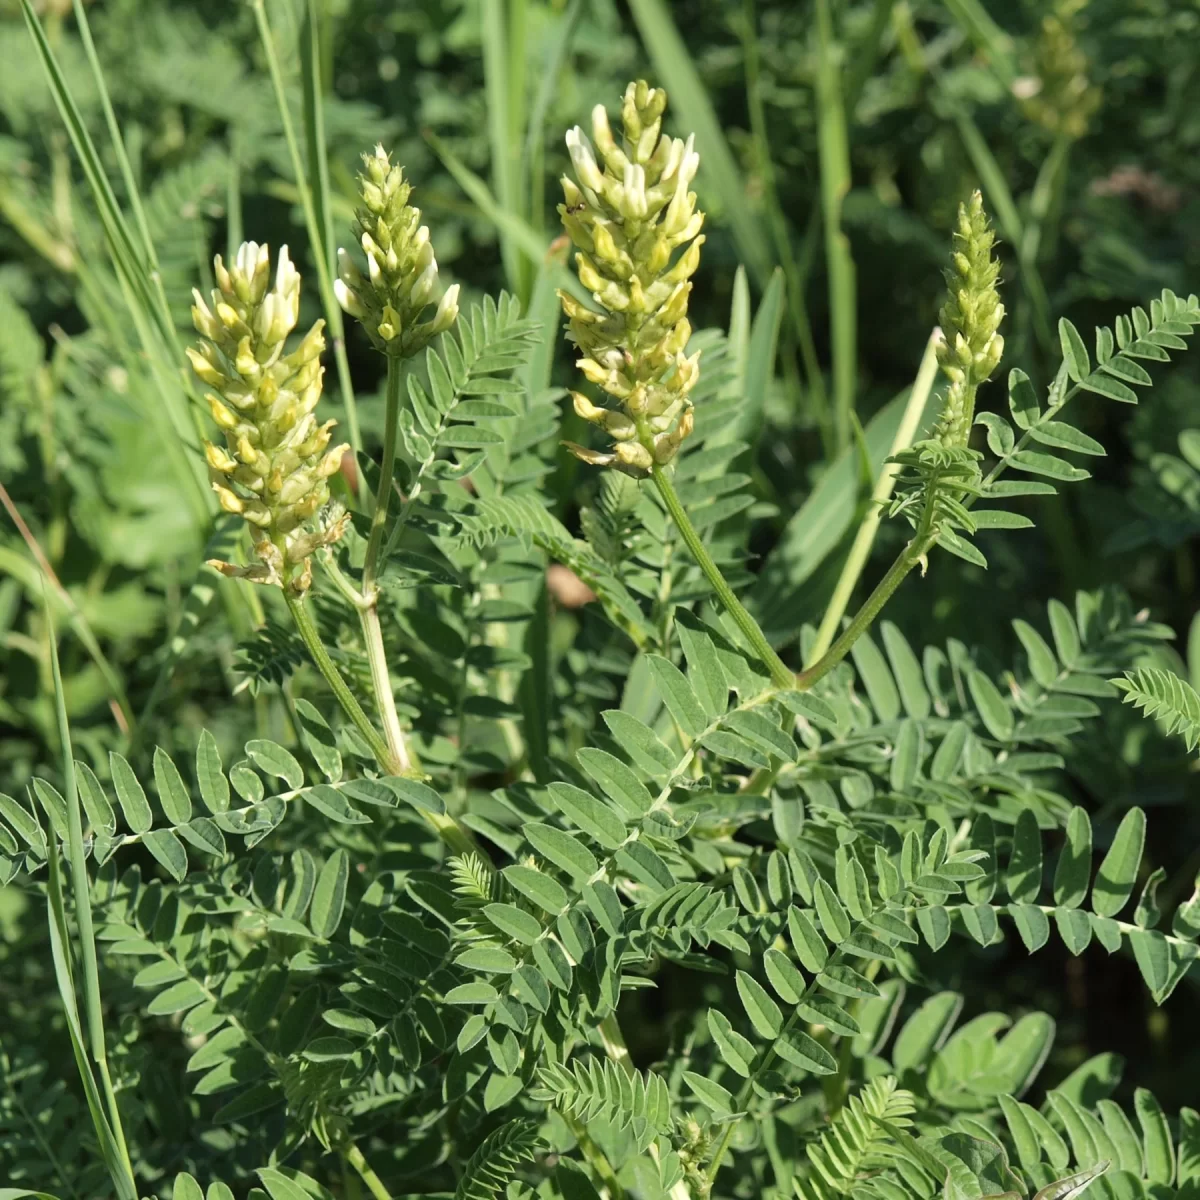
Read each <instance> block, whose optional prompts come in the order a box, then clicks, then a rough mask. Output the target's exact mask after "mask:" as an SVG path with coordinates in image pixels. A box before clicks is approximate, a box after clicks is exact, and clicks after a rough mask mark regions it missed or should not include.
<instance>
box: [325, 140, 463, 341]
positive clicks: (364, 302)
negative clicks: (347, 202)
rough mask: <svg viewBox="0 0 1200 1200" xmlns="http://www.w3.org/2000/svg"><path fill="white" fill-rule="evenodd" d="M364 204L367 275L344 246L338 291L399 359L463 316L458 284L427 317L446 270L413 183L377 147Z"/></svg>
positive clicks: (366, 175) (361, 229) (364, 183)
mask: <svg viewBox="0 0 1200 1200" xmlns="http://www.w3.org/2000/svg"><path fill="white" fill-rule="evenodd" d="M363 166H364V172H363V174H362V175H360V176H359V200H360V202H361V203H360V206H359V208H358V209H357V210H356V212H355V233H356V234H357V236H358V240H359V244H360V245H361V246H362V249H363V253H364V254H365V255H366V259H367V274H366V276H365V277H364V275H363V273H362V272H361V271H360V270H359V269H358V267H357V266H356V265H355V264H354V262H353V260H352V259H351V258H350V255H349V254H347V252H346V251H345V250H339V251H338V279H337V282H336V283H335V284H334V294H335V295H336V297H337V301H338V303H339V304H340V305H341V307H342V309H343V310H344V311H345V312H347V313H348V314H349V315H350V316H352V317H354V318H355V319H356V320H357V321H359V322H360V323H361V324H362V326H363V328H364V329H365V330H366V331H367V336H368V337H369V338H370V339H371V341H372V343H373V344H374V346H375V348H376V349H377V350H380V351H382V352H383V353H384V354H388V355H390V356H393V357H396V358H409V357H411V356H412V355H414V354H417V353H419V352H420V351H421V350H423V349H424V348H425V346H426V345H428V344H429V342H430V340H431V339H432V338H434V337H436V336H437V335H438V334H439V333H444V332H445V331H446V330H447V329H449V328H450V327H451V326H452V325H453V324H454V321H455V319H456V318H457V316H458V302H457V301H458V287H457V285H455V286H454V287H452V288H450V289H449V290H448V291H447V292H446V294H445V295H444V296H443V298H442V300H441V302H440V303H439V304H438V306H437V311H436V312H435V314H434V316H433V317H432V318H431V319H430V320H428V321H422V320H421V319H420V318H421V315H422V313H423V311H424V310H425V309H426V308H427V307H428V305H429V304H431V303H432V302H433V298H434V293H435V291H436V287H437V279H438V269H437V261H436V259H435V257H434V253H433V246H432V244H431V243H430V240H429V230H428V229H427V228H426V227H425V226H424V225H422V224H421V212H420V210H419V209H417V208H414V207H413V206H412V205H410V204H409V203H408V198H409V195H410V194H411V192H412V188H411V185H410V184H409V183H408V182H407V181H406V180H405V178H404V171H403V169H402V168H401V167H398V166H393V165H392V162H391V159H390V158H389V156H388V153H387V151H386V150H384V148H383V147H382V146H376V147H375V151H374V153H373V154H364V155H363Z"/></svg>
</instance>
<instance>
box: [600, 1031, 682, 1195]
mask: <svg viewBox="0 0 1200 1200" xmlns="http://www.w3.org/2000/svg"><path fill="white" fill-rule="evenodd" d="M596 1032H597V1033H599V1034H600V1041H601V1042H603V1044H604V1053H605V1054H607V1055H608V1057H609V1058H610V1059H611V1060H612V1062H613V1063H614V1064H615V1065H616V1066H618V1067H620V1068H621V1070H622V1071H623V1072H624V1073H625V1075H627V1076H629V1077H630V1078H632V1077H633V1076H634V1075H635V1074H636V1073H637V1069H636V1068H635V1067H634V1065H633V1059H632V1058H630V1056H629V1047H628V1046H627V1045H626V1044H625V1035H624V1034H623V1033H622V1032H621V1023H620V1022H619V1021H618V1020H617V1014H616V1013H615V1012H614V1013H609V1014H608V1016H607V1017H605V1018H604V1020H603V1021H601V1022H600V1024H599V1025H598V1026H597V1027H596ZM582 1148H583V1147H582V1146H580V1149H582ZM650 1156H651V1158H653V1159H654V1161H655V1162H656V1163H657V1162H658V1161H659V1153H658V1148H657V1147H656V1146H654V1145H651V1147H650ZM668 1196H669V1197H670V1200H691V1192H690V1191H688V1186H687V1184H686V1183H685V1182H684V1181H683V1180H682V1179H680V1180H679V1181H678V1182H677V1183H676V1184H675V1186H674V1187H672V1188H671V1190H670V1192H669V1193H668Z"/></svg>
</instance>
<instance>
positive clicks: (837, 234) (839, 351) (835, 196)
mask: <svg viewBox="0 0 1200 1200" xmlns="http://www.w3.org/2000/svg"><path fill="white" fill-rule="evenodd" d="M817 43H818V55H817V61H818V66H817V151H818V155H819V157H820V160H821V215H822V220H823V223H824V229H825V266H826V270H827V271H828V272H829V320H830V329H831V337H832V342H833V448H834V451H835V452H838V451H841V450H842V449H843V448H844V447H845V446H847V445H848V444H849V441H850V426H851V415H852V414H853V412H854V398H855V392H856V389H857V371H858V337H857V335H858V328H857V321H858V314H857V311H856V307H855V305H856V290H857V284H856V279H855V271H854V259H853V257H852V255H851V253H850V241H849V239H848V238H847V237H846V235H845V233H844V232H843V231H842V224H841V221H842V201H843V200H844V199H845V198H846V193H847V192H848V191H849V190H850V144H849V140H848V137H847V133H846V110H845V108H844V106H843V97H842V82H841V66H840V57H841V51H840V47H839V46H838V45H837V43H836V41H835V40H834V34H833V18H832V16H831V15H830V11H829V0H817Z"/></svg>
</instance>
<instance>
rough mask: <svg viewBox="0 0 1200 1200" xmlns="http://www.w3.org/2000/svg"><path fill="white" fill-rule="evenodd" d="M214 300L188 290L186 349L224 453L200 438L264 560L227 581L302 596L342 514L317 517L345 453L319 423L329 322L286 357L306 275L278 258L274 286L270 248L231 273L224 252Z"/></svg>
mask: <svg viewBox="0 0 1200 1200" xmlns="http://www.w3.org/2000/svg"><path fill="white" fill-rule="evenodd" d="M213 268H214V272H215V274H216V279H217V287H216V288H215V289H214V290H213V293H212V297H211V302H210V303H205V300H204V297H203V296H201V294H200V293H199V292H198V291H195V290H193V293H192V294H193V296H194V297H195V301H196V303H195V305H194V306H193V307H192V321H193V322H194V323H195V326H196V329H197V330H198V331H199V333H200V334H201V340H200V342H199V344H198V345H197V347H196V348H194V349H193V348H189V349H188V352H187V353H188V358H189V359H191V363H192V369H193V370H194V371H195V372H196V374H197V375H198V376H199V377H200V378H201V379H202V380H203V381H204V382H205V383H206V384H208V386H209V387H211V388H212V389H213V391H212V392H209V393H208V394H207V395H206V397H205V399H206V400H207V401H208V406H209V410H210V411H211V412H212V416H213V420H214V421H216V423H217V425H218V426H219V427H220V428H221V430H222V431H223V432H224V434H225V446H224V447H222V446H218V445H216V444H215V443H213V442H206V443H205V457H206V458H207V459H208V465H209V468H210V470H211V473H212V479H213V489H214V491H216V493H217V496H218V497H219V498H220V501H221V507H222V508H224V509H225V511H226V512H231V513H239V514H241V516H243V517H245V519H246V521H247V522H248V523H249V525H250V526H251V529H252V530H253V532H254V534H255V536H256V538H257V540H256V542H255V546H254V550H255V553H256V554H257V556H258V562H257V563H255V564H254V565H252V566H249V567H236V566H233V565H232V564H230V563H225V562H219V561H216V560H214V561H213V562H212V564H211V565H212V566H214V567H216V568H217V569H218V570H219V571H221V572H223V573H224V574H226V575H231V576H237V577H242V578H246V579H251V580H253V581H254V582H256V583H267V584H275V585H278V586H286V587H287V588H289V589H290V590H291V591H292V592H293V593H295V594H297V595H299V594H301V593H303V592H304V591H306V590H307V588H308V586H309V584H310V583H311V581H312V566H311V563H310V561H309V557H310V555H311V554H312V553H313V551H314V550H315V549H317V547H319V546H323V545H328V544H330V543H331V542H334V541H336V540H337V539H338V537H340V536H341V533H342V531H343V529H344V528H345V516H344V515H337V516H335V517H334V518H333V519H332V520H330V521H326V522H325V523H323V524H320V523H318V522H316V521H314V518H316V517H317V516H318V513H319V512H320V510H321V509H322V508H323V507H324V506H325V504H326V503H328V500H329V484H328V482H327V481H328V479H329V477H330V476H331V475H332V474H333V473H334V472H335V471H336V470H337V469H338V466H339V465H340V463H341V460H342V455H343V454H344V453H345V451H346V450H347V449H348V447H347V446H345V445H341V446H335V447H333V448H332V449H329V448H328V447H329V440H330V434H331V431H332V429H333V427H334V425H335V424H336V422H335V421H326V422H325V424H324V425H318V424H317V420H316V417H314V416H313V410H314V409H315V408H316V407H317V401H318V400H320V398H321V377H322V374H323V372H324V369H323V368H322V366H321V361H320V359H321V352H322V351H323V350H324V349H325V338H324V336H323V335H322V333H321V330H322V327H323V326H324V324H325V323H324V321H317V322H316V323H315V324H314V325H313V327H312V328H311V329H310V330H309V331H308V333H307V334H306V335H305V336H304V339H303V340H302V341H301V342H300V344H299V345H298V346H297V347H296V348H295V349H294V350H293V351H292V352H291V353H290V354H284V352H283V350H284V343H285V342H286V340H287V338H288V335H289V334H290V333H291V332H292V330H293V329H294V328H295V326H296V321H297V320H298V319H299V316H300V274H299V272H298V271H297V270H296V268H295V267H294V266H293V265H292V263H291V260H290V259H289V258H288V252H287V247H286V246H284V247H282V248H281V249H280V251H279V261H278V264H277V266H276V269H275V286H274V287H273V288H272V287H271V286H270V283H271V255H270V251H269V250H268V249H267V247H266V246H260V245H258V243H256V242H243V243H242V245H241V246H240V247H239V249H238V252H237V257H236V259H235V261H234V262H233V263H232V264H231V265H230V266H228V267H226V265H225V263H224V262H223V261H222V259H221V256H220V255H217V257H216V259H215V260H214V263H213Z"/></svg>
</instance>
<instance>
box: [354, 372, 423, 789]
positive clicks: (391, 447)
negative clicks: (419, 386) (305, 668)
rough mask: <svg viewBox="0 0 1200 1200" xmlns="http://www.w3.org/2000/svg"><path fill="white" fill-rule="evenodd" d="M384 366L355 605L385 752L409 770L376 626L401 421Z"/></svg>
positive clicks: (394, 375) (394, 376) (392, 376)
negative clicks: (378, 457) (377, 452)
mask: <svg viewBox="0 0 1200 1200" xmlns="http://www.w3.org/2000/svg"><path fill="white" fill-rule="evenodd" d="M387 364H388V365H387V388H386V391H385V401H384V417H383V462H382V464H381V465H380V468H379V486H378V488H377V489H376V492H375V511H374V512H373V513H372V514H371V533H370V535H369V537H368V539H367V553H366V558H365V559H364V561H363V578H362V603H361V604H360V605H359V606H358V615H359V620H360V621H361V623H362V631H363V641H364V642H365V643H366V647H367V661H368V662H369V663H370V665H371V687H372V689H373V691H374V692H375V703H376V705H377V707H378V709H379V716H380V719H381V720H382V721H383V732H384V736H385V737H386V738H387V744H388V749H389V750H390V751H391V753H392V757H393V758H394V759H395V760H396V762H397V763H398V764H399V765H400V769H401V770H404V771H408V770H411V769H412V768H413V767H414V766H415V765H416V763H415V762H414V760H413V756H412V754H411V753H410V752H409V749H408V746H407V744H406V743H405V740H404V731H403V729H401V728H400V717H399V715H398V714H397V713H396V698H395V696H394V694H393V692H392V680H391V675H390V674H389V672H388V665H387V654H386V652H385V650H384V645H383V630H382V628H381V627H380V624H379V586H378V583H377V582H376V580H377V578H378V574H379V551H380V549H381V548H382V546H383V534H384V530H385V529H386V527H387V516H388V508H389V506H390V504H391V500H392V476H393V475H394V474H395V472H396V430H397V426H398V425H399V419H400V374H401V370H400V359H398V358H395V357H393V356H391V355H388V360H387Z"/></svg>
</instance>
